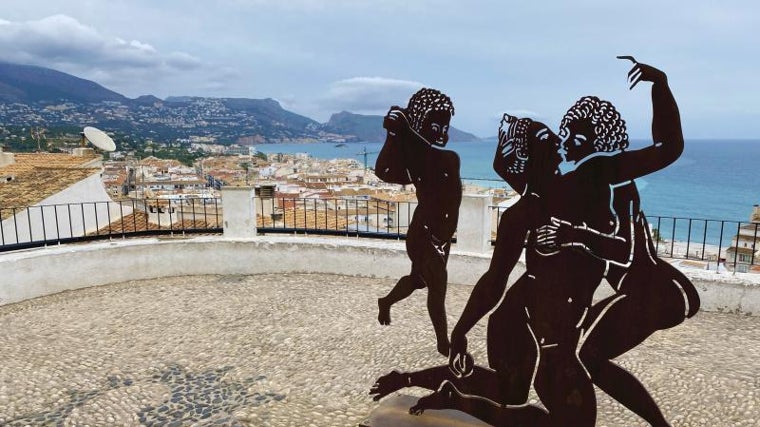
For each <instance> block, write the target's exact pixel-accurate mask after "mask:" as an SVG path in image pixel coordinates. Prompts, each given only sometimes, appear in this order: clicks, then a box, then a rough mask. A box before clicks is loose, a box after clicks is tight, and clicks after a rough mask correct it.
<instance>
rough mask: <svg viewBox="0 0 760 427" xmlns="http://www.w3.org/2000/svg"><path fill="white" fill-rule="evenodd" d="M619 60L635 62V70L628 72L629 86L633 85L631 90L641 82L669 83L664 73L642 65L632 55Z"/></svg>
mask: <svg viewBox="0 0 760 427" xmlns="http://www.w3.org/2000/svg"><path fill="white" fill-rule="evenodd" d="M618 59H627V60H629V61H631V62H633V68H631V70H630V71H629V72H628V84H630V85H631V86H630V87H629V89H633V88H634V87H636V85H637V84H639V82H641V81H645V82H652V83H664V84H667V82H668V77H667V75H665V73H664V72H662V71H660V70H658V69H657V68H654V67H652V66H651V65H647V64H642V63H640V62H638V61H636V59H634V57H632V56H630V55H624V56H618Z"/></svg>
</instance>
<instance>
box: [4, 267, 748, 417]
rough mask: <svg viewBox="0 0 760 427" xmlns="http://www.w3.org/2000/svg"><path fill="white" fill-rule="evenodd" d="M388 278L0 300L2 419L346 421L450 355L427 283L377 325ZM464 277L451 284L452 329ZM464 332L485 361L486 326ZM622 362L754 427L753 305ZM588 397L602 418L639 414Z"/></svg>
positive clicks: (648, 381)
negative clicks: (378, 394)
mask: <svg viewBox="0 0 760 427" xmlns="http://www.w3.org/2000/svg"><path fill="white" fill-rule="evenodd" d="M394 283H395V281H393V280H388V279H371V278H355V277H345V276H331V275H323V274H322V275H316V274H286V275H256V276H194V277H177V278H167V279H158V280H150V281H140V282H129V283H122V284H118V285H111V286H105V287H99V288H90V289H84V290H79V291H72V292H65V293H61V294H57V295H53V296H49V297H44V298H38V299H34V300H30V301H25V302H22V303H19V304H13V305H10V306H5V307H0V425H10V426H23V425H32V426H37V425H64V426H84V425H90V426H112V425H135V426H137V425H195V426H206V425H252V426H298V427H301V426H356V425H357V424H358V423H359V422H360V421H361V420H362V419H363V418H364V417H365V416H366V415H367V414H368V413H369V412H370V411H371V410H372V409H373V408H374V407H376V405H377V403H375V402H373V401H372V400H371V399H370V398H369V397H368V395H367V393H368V391H369V388H370V386H371V385H372V383H373V382H374V380H375V379H376V378H377V377H378V376H380V375H382V374H385V373H387V372H388V371H390V370H391V369H394V368H395V369H402V370H413V369H420V368H424V367H431V366H434V365H440V364H443V363H445V362H446V361H445V359H444V358H443V357H440V356H438V354H437V353H436V351H435V339H434V336H433V332H432V327H431V326H430V321H429V319H428V317H427V311H426V308H425V293H424V291H422V292H417V293H415V294H414V295H413V296H412V297H411V298H409V299H408V300H406V301H404V302H402V303H401V304H399V305H398V306H395V307H394V309H393V311H392V316H393V324H392V325H391V326H387V327H383V326H380V325H378V324H377V321H376V316H377V312H376V310H377V303H376V299H377V297H379V296H382V295H384V294H385V293H386V292H387V291H388V290H389V289H390V288H391V287H392V286H393V284H394ZM470 289H471V288H470V287H467V286H457V285H451V286H450V287H449V294H448V297H447V298H448V299H447V307H448V310H449V322H450V326H451V325H453V323H454V322H455V321H456V316H457V315H458V314H459V313H460V312H461V310H462V308H463V306H464V303H465V301H466V299H467V296H468V295H469V290H470ZM632 321H635V319H632ZM470 345H471V349H472V350H473V355H474V357H475V359H476V361H478V362H479V363H485V361H486V358H485V350H484V345H485V326H484V323H482V324H480V325H478V326H477V327H476V329H475V330H473V332H472V333H471V336H470ZM619 361H620V363H621V364H622V365H623V366H625V367H626V368H628V369H630V370H632V371H633V372H634V373H636V375H637V376H638V377H639V378H640V379H641V380H642V382H643V383H644V384H645V385H646V386H647V387H648V388H649V390H650V391H651V392H652V394H653V395H654V397H655V399H656V400H657V401H658V402H659V403H660V404H661V406H662V408H663V410H664V412H665V414H666V416H667V417H668V419H669V420H671V422H672V423H673V425H674V426H758V425H760V415H759V413H760V391H759V389H760V317H747V316H739V315H733V314H718V313H700V314H698V315H697V316H696V317H695V318H694V319H691V320H689V321H687V322H686V323H684V324H683V325H681V326H679V327H676V328H674V329H672V330H669V331H665V332H659V333H657V334H656V335H655V336H653V337H651V338H650V339H649V341H648V342H646V343H645V344H643V345H641V346H640V347H639V348H637V349H635V350H634V351H631V352H630V353H628V354H627V355H625V356H623V357H621V358H620V359H619ZM412 393H413V394H415V395H419V396H421V395H424V394H426V393H427V392H426V391H423V390H414V391H412ZM532 396H533V399H535V394H532ZM598 400H599V403H598V405H599V416H598V422H597V425H599V426H610V427H612V426H642V425H645V424H644V423H643V422H641V421H640V420H639V419H637V418H636V416H634V415H633V414H632V413H630V412H628V411H627V410H625V409H624V408H622V407H621V406H619V405H617V404H615V403H614V402H613V401H612V400H611V399H610V398H608V397H607V396H606V395H604V393H602V392H601V391H598Z"/></svg>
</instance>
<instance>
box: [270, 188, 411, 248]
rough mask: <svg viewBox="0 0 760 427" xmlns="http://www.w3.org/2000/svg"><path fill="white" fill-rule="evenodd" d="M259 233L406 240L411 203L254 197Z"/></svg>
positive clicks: (363, 199) (348, 199) (360, 199)
mask: <svg viewBox="0 0 760 427" xmlns="http://www.w3.org/2000/svg"><path fill="white" fill-rule="evenodd" d="M256 202H257V203H256V205H257V206H256V209H257V212H256V213H257V215H256V217H257V224H256V226H257V231H258V232H259V233H263V234H266V233H286V234H315V235H333V236H354V237H372V238H380V239H405V238H406V232H407V230H408V228H409V222H410V221H411V217H412V214H413V211H414V207H413V206H414V204H413V203H410V202H395V201H386V200H376V199H369V198H368V199H365V198H329V199H324V198H274V197H273V198H257V199H256Z"/></svg>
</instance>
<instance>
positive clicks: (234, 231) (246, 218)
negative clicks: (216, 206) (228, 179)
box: [222, 187, 256, 238]
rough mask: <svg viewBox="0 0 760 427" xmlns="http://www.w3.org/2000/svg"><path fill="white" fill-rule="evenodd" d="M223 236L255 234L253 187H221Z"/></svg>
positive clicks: (252, 235) (244, 236)
mask: <svg viewBox="0 0 760 427" xmlns="http://www.w3.org/2000/svg"><path fill="white" fill-rule="evenodd" d="M222 221H223V223H224V237H232V238H241V237H242V238H246V237H254V236H256V208H255V202H254V191H253V187H222Z"/></svg>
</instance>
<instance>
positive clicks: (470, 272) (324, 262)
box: [0, 236, 760, 315]
mask: <svg viewBox="0 0 760 427" xmlns="http://www.w3.org/2000/svg"><path fill="white" fill-rule="evenodd" d="M489 262H490V254H478V253H469V252H462V251H457V250H456V246H455V247H454V250H453V251H452V253H451V256H450V258H449V267H448V271H449V282H450V283H457V284H474V283H476V282H477V280H478V278H479V277H480V275H481V274H482V273H483V272H485V271H486V270H487V268H488V264H489ZM409 267H410V262H409V259H408V258H407V256H406V249H405V245H404V242H403V241H382V240H372V239H356V238H325V237H303V236H257V237H253V238H240V239H232V238H224V237H219V236H200V237H193V238H180V237H175V238H144V239H128V240H118V241H111V242H98V243H87V244H68V245H62V246H54V247H47V248H42V249H31V250H26V251H18V252H12V253H5V254H2V255H0V277H3V284H2V285H0V305H5V304H12V303H16V302H20V301H24V300H27V299H31V298H37V297H40V296H45V295H50V294H54V293H57V292H62V291H66V290H74V289H81V288H86V287H91V286H100V285H107V284H113V283H121V282H126V281H131V280H142V279H157V278H162V277H175V276H187V275H203V274H225V275H229V274H241V275H247V274H262V273H280V272H283V273H284V272H291V273H328V274H340V275H347V276H363V277H375V278H399V277H401V276H403V275H406V274H408V272H409ZM524 271H525V268H524V264H523V263H522V262H520V263H518V266H517V267H516V268H515V271H514V272H513V273H512V275H511V280H514V279H515V278H516V277H518V276H519V275H520V274H522V273H523V272H524ZM684 273H685V274H686V275H687V276H689V278H690V279H691V280H692V281H693V282H694V284H695V286H696V287H697V289H698V290H699V293H700V296H701V298H702V309H703V310H706V311H724V312H732V313H742V314H749V315H760V281H759V280H757V278H756V277H754V276H753V275H746V274H736V275H733V274H726V273H721V274H717V273H715V272H712V271H701V270H688V269H687V270H684ZM755 276H756V275H755ZM608 288H609V287H608V286H603V287H600V291H599V292H598V295H597V296H598V297H603V296H604V295H607V294H608V293H609V291H606V290H607V289H608Z"/></svg>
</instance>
